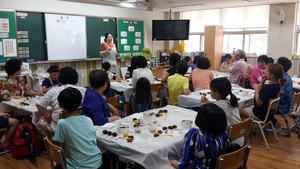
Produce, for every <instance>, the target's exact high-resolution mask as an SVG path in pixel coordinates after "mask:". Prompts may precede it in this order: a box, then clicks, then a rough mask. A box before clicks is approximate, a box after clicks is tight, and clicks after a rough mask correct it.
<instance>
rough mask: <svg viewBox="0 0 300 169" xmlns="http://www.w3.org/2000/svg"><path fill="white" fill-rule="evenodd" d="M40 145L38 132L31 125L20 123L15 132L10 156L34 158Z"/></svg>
mask: <svg viewBox="0 0 300 169" xmlns="http://www.w3.org/2000/svg"><path fill="white" fill-rule="evenodd" d="M40 148H41V144H40V142H39V139H38V131H37V129H36V128H35V127H34V125H33V124H32V123H27V122H24V123H21V124H20V125H19V126H18V128H17V131H16V134H15V138H14V143H13V147H12V156H13V157H15V158H17V157H29V156H30V157H31V158H33V159H34V158H35V159H36V156H37V152H38V151H40Z"/></svg>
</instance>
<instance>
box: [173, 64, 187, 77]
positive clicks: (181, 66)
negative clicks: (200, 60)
mask: <svg viewBox="0 0 300 169" xmlns="http://www.w3.org/2000/svg"><path fill="white" fill-rule="evenodd" d="M188 68H189V67H188V65H187V64H186V63H185V62H184V61H179V62H178V63H177V64H176V73H178V74H181V75H183V76H184V74H185V73H186V72H187V70H188Z"/></svg>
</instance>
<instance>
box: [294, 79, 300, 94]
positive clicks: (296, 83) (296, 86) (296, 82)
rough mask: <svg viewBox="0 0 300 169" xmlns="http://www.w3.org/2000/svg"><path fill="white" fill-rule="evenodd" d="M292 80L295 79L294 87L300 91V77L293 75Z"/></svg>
mask: <svg viewBox="0 0 300 169" xmlns="http://www.w3.org/2000/svg"><path fill="white" fill-rule="evenodd" d="M292 81H293V88H294V89H296V90H298V91H300V84H299V83H300V78H297V77H292Z"/></svg>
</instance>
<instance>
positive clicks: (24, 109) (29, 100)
mask: <svg viewBox="0 0 300 169" xmlns="http://www.w3.org/2000/svg"><path fill="white" fill-rule="evenodd" d="M37 99H38V97H26V98H20V99H11V100H10V101H2V102H1V104H2V106H3V107H2V106H1V108H4V110H5V111H7V112H10V111H13V112H14V113H15V115H24V116H25V115H31V114H33V113H35V112H38V110H37V108H36V106H35V103H36V101H37ZM22 102H23V103H26V104H29V105H22V104H21V103H22Z"/></svg>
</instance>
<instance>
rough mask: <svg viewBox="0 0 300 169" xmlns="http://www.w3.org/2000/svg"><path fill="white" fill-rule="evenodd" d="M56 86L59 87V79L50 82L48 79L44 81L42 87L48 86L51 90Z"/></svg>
mask: <svg viewBox="0 0 300 169" xmlns="http://www.w3.org/2000/svg"><path fill="white" fill-rule="evenodd" d="M51 82H52V83H51ZM54 85H59V81H58V80H57V79H55V80H50V79H49V78H46V79H44V80H43V83H42V87H43V86H46V87H47V88H49V87H51V86H54Z"/></svg>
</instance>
